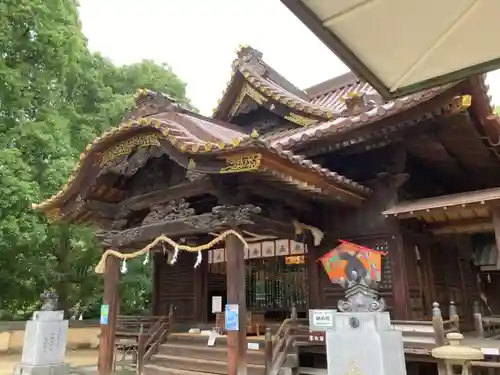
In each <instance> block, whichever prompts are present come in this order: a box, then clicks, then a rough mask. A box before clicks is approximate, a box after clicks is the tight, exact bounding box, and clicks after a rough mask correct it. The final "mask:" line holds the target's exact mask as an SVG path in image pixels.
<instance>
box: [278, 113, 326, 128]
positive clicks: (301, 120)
mask: <svg viewBox="0 0 500 375" xmlns="http://www.w3.org/2000/svg"><path fill="white" fill-rule="evenodd" d="M285 119H286V120H288V121H291V122H293V123H295V124H298V125H301V126H310V125H314V124H316V123H317V122H318V120H316V119H311V118H307V117H304V116H300V115H298V114H296V113H293V112H290V113H289V114H288V115H286V116H285Z"/></svg>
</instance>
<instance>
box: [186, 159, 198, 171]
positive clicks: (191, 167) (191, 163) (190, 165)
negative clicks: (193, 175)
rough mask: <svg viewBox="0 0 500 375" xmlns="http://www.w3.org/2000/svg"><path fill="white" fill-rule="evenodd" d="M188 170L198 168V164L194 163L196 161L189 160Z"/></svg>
mask: <svg viewBox="0 0 500 375" xmlns="http://www.w3.org/2000/svg"><path fill="white" fill-rule="evenodd" d="M187 168H188V169H194V168H196V162H195V161H194V159H191V158H189V161H188V165H187Z"/></svg>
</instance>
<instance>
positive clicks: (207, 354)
mask: <svg viewBox="0 0 500 375" xmlns="http://www.w3.org/2000/svg"><path fill="white" fill-rule="evenodd" d="M158 353H159V354H165V355H172V356H180V357H191V358H199V359H208V360H210V359H213V360H218V361H225V360H226V358H227V347H225V346H224V347H209V346H206V345H205V346H201V345H189V344H184V343H178V342H167V343H165V344H162V345H161V346H160V348H159V351H158ZM247 361H248V363H252V364H264V361H265V357H264V351H263V350H248V351H247Z"/></svg>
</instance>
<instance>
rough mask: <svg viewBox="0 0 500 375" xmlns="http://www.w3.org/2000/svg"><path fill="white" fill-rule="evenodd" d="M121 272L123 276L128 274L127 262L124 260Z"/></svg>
mask: <svg viewBox="0 0 500 375" xmlns="http://www.w3.org/2000/svg"><path fill="white" fill-rule="evenodd" d="M120 272H121V273H122V274H126V273H127V260H126V259H124V260H123V262H122V268H121V269H120Z"/></svg>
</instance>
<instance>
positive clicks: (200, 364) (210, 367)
mask: <svg viewBox="0 0 500 375" xmlns="http://www.w3.org/2000/svg"><path fill="white" fill-rule="evenodd" d="M151 363H152V364H155V365H156V366H159V367H164V368H168V369H177V370H185V371H197V372H204V373H211V374H227V361H217V360H214V359H200V358H193V357H192V356H189V357H179V356H176V355H165V354H157V355H155V356H154V357H153V358H152V359H151ZM264 372H265V368H264V365H256V364H251V363H248V364H247V373H248V375H264Z"/></svg>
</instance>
